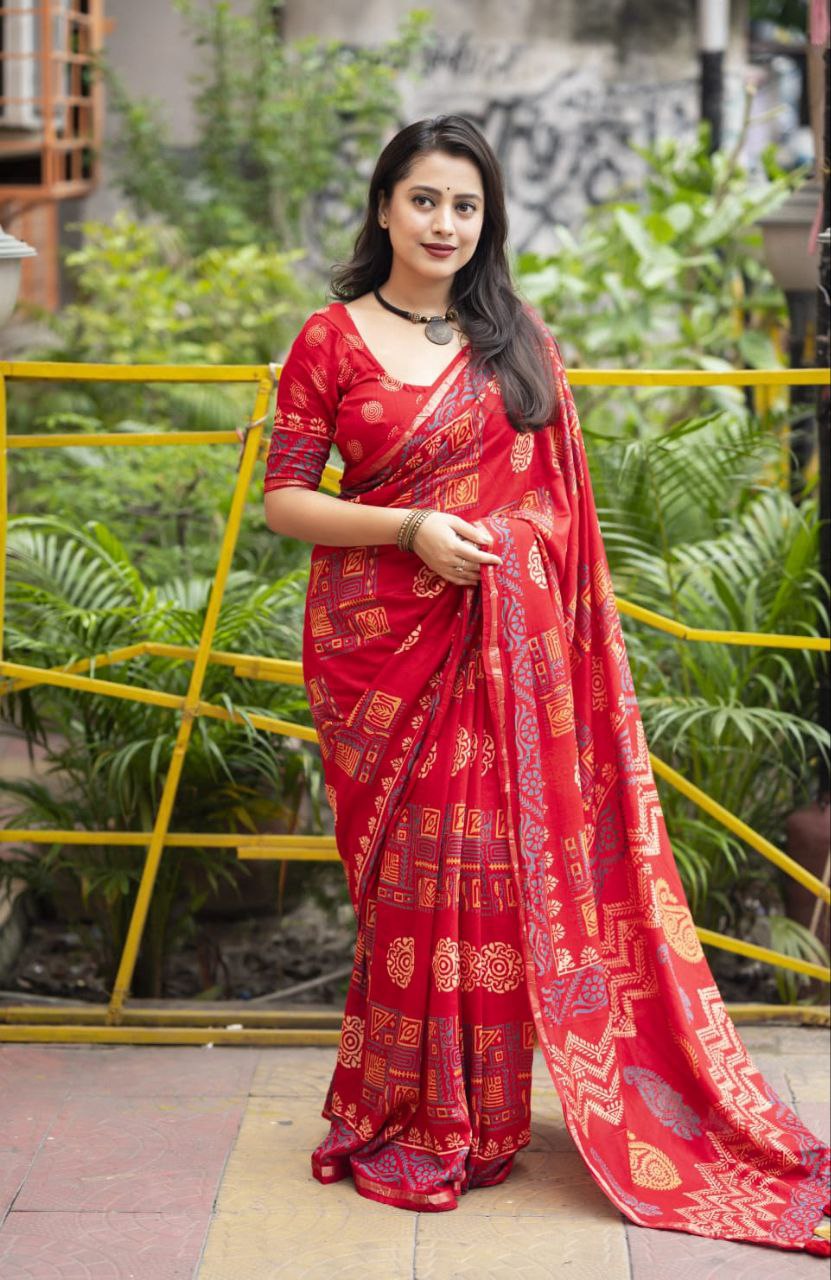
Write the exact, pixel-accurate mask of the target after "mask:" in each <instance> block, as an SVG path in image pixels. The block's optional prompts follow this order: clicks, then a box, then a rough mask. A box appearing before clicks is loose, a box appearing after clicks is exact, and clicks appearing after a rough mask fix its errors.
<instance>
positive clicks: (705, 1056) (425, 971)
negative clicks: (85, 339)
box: [267, 304, 831, 1256]
mask: <svg viewBox="0 0 831 1280" xmlns="http://www.w3.org/2000/svg"><path fill="white" fill-rule="evenodd" d="M546 338H547V341H548V350H549V352H550V357H551V360H552V364H553V368H554V371H555V376H556V378H557V382H558V387H559V391H560V405H559V411H558V413H557V415H556V418H555V420H554V421H552V423H551V424H549V426H548V427H546V428H545V429H544V430H542V431H539V432H534V433H527V434H522V433H518V432H516V431H515V430H514V429H513V427H512V426H511V424H510V422H509V421H508V419H507V417H506V415H505V411H504V406H503V404H502V400H501V395H500V391H499V386H498V384H497V383H496V381H495V380H488V379H487V378H486V376H485V375H484V374H483V373H481V372H479V371H477V370H475V369H474V367H473V366H472V363H471V362H470V361H468V360H467V358H466V357H465V356H462V357H460V358H456V359H454V360H453V362H452V363H451V364H450V365H449V366H448V368H447V370H446V372H445V374H444V375H443V376H442V377H441V378H440V379H438V380H437V381H436V383H435V384H434V385H433V386H432V387H430V388H415V387H407V386H406V385H405V384H402V383H400V382H396V380H395V379H392V378H390V377H389V376H388V375H387V374H385V373H384V371H383V370H382V369H381V368H380V366H378V365H377V362H375V361H374V359H373V357H372V356H371V353H369V352H367V351H366V349H365V347H364V346H363V344H362V342H361V340H360V337H359V335H358V334H357V332H356V331H355V329H354V326H353V325H352V323H351V320H350V319H349V316H348V312H347V311H346V308H344V307H342V306H341V305H340V304H333V305H332V306H331V307H329V308H324V309H323V311H321V312H318V313H316V314H315V316H314V317H312V318H311V319H310V321H309V322H307V327H306V330H305V331H304V334H302V335H301V337H300V338H299V339H298V343H297V344H296V347H295V349H294V350H293V352H292V356H291V359H290V361H289V362H287V365H286V366H285V368H284V372H283V376H282V378H281V388H283V383H284V380H285V381H286V386H285V390H281V393H280V394H281V396H282V407H281V408H278V415H279V417H278V423H277V424H276V426H277V427H279V430H280V433H281V434H280V435H278V436H277V439H276V443H274V442H273V446H272V453H271V456H270V458H269V470H268V473H267V487H269V486H270V487H274V486H276V485H279V484H281V483H298V482H299V483H304V484H308V485H309V487H313V486H314V485H315V484H316V480H317V478H319V475H320V471H321V470H322V465H323V461H324V460H325V455H326V453H327V452H328V448H329V444H330V443H331V440H332V439H334V440H335V441H336V443H337V444H338V448H339V449H340V452H341V454H342V456H343V457H344V460H345V464H346V465H345V470H344V476H343V481H342V485H341V493H340V497H341V498H342V499H343V500H344V501H347V502H356V503H370V504H376V505H379V506H387V507H390V506H402V507H412V506H419V507H421V506H432V507H436V508H438V509H439V510H442V511H447V512H452V513H456V514H458V515H461V516H463V517H464V518H465V519H466V520H468V521H471V522H478V523H480V524H481V525H483V526H484V527H485V528H486V529H487V530H488V531H489V532H490V533H491V535H492V536H493V538H494V543H493V547H492V549H493V550H494V551H496V552H497V553H498V554H499V555H500V556H501V557H502V562H501V563H500V564H498V565H492V566H491V565H489V566H486V567H485V568H483V570H482V575H481V582H480V584H479V585H478V586H476V587H463V588H461V587H456V586H453V585H452V584H451V583H449V582H447V581H446V580H445V579H444V578H443V577H441V576H440V575H438V574H436V573H433V572H432V571H431V570H430V569H429V568H428V567H427V565H426V564H424V563H423V562H422V561H421V560H420V559H419V557H418V556H414V555H412V554H409V553H405V552H401V551H399V550H398V548H397V547H395V546H387V545H382V546H377V547H348V548H343V547H327V546H321V545H318V546H315V548H314V549H313V552H312V562H311V574H310V581H309V591H308V596H307V602H306V615H305V621H304V636H303V667H304V680H305V684H306V690H307V693H308V697H309V705H310V707H311V709H312V714H313V717H314V721H315V725H316V728H317V730H318V736H319V741H320V748H321V755H322V760H323V767H324V774H325V782H326V794H327V798H328V800H329V803H330V806H331V809H332V813H333V815H334V821H335V835H336V840H337V845H338V850H339V853H340V855H341V858H342V862H343V866H344V871H345V873H346V878H347V884H348V887H349V892H350V896H351V899H352V903H353V906H354V908H355V915H356V922H357V943H356V949H355V961H354V968H353V974H352V979H351V983H350V987H349V991H348V994H347V998H346V1007H345V1013H344V1019H343V1027H342V1032H341V1038H340V1044H339V1049H338V1057H337V1062H336V1066H335V1070H334V1074H333V1077H332V1080H331V1083H330V1086H329V1089H328V1092H327V1095H326V1100H325V1104H324V1108H323V1112H322V1114H323V1116H324V1118H325V1119H326V1120H327V1121H328V1122H329V1132H328V1134H327V1135H326V1137H325V1138H324V1139H323V1141H322V1142H321V1143H320V1145H319V1146H318V1147H317V1148H316V1149H315V1151H314V1152H313V1154H312V1169H313V1172H314V1175H315V1177H317V1178H318V1179H319V1180H320V1181H321V1182H327V1181H335V1180H337V1179H339V1178H343V1177H346V1176H351V1177H352V1179H353V1181H354V1185H355V1189H356V1190H357V1191H358V1192H359V1193H360V1194H361V1195H364V1196H368V1197H369V1198H372V1199H375V1200H379V1201H382V1202H384V1203H387V1204H390V1205H394V1206H397V1207H401V1208H408V1209H415V1210H422V1211H423V1210H431V1211H441V1210H447V1209H453V1208H455V1207H456V1205H457V1201H458V1196H459V1194H460V1193H464V1192H466V1191H468V1190H470V1189H473V1188H475V1187H480V1186H487V1185H491V1184H493V1183H495V1182H498V1181H501V1180H502V1179H503V1178H504V1177H506V1176H507V1174H508V1173H509V1172H510V1169H511V1167H512V1164H513V1162H514V1159H515V1157H516V1153H517V1152H518V1151H520V1150H521V1149H522V1148H523V1147H524V1146H526V1145H527V1144H528V1142H529V1140H530V1106H531V1063H532V1056H533V1048H534V1044H535V1043H537V1042H538V1043H539V1045H540V1047H541V1049H542V1053H543V1056H544V1058H545V1062H546V1065H547V1067H548V1070H549V1072H550V1074H551V1077H552V1079H553V1081H554V1084H555V1085H556V1088H557V1091H558V1094H559V1097H560V1100H561V1103H562V1106H563V1113H564V1118H565V1121H566V1124H567V1127H568V1131H569V1133H570V1135H571V1137H572V1139H573V1141H574V1143H575V1146H576V1148H577V1150H578V1151H579V1153H580V1155H581V1156H582V1158H583V1160H584V1162H585V1164H586V1166H587V1168H588V1170H589V1171H590V1173H591V1175H592V1177H593V1178H594V1180H595V1181H596V1183H597V1184H598V1186H600V1187H601V1188H602V1190H603V1192H604V1193H605V1195H606V1196H607V1197H608V1198H609V1199H610V1200H611V1201H612V1203H614V1204H615V1205H616V1206H617V1207H618V1208H619V1209H620V1211H621V1213H623V1214H624V1215H625V1216H626V1217H627V1218H628V1219H629V1220H630V1221H631V1222H633V1223H636V1224H638V1225H641V1226H644V1227H655V1228H659V1229H664V1230H675V1231H682V1232H688V1233H691V1234H694V1235H701V1236H712V1237H717V1238H720V1239H728V1240H741V1241H752V1242H755V1243H758V1244H763V1245H769V1246H776V1247H779V1248H782V1249H788V1250H805V1251H808V1252H812V1253H816V1254H822V1255H826V1256H827V1255H828V1254H829V1252H831V1246H830V1245H829V1243H828V1241H826V1240H825V1239H821V1238H820V1237H819V1236H817V1235H816V1234H815V1232H814V1229H815V1228H816V1227H817V1226H818V1224H819V1223H820V1220H821V1218H822V1215H823V1212H827V1211H828V1201H829V1169H831V1152H829V1148H828V1146H827V1145H826V1144H825V1143H823V1142H822V1141H821V1140H820V1139H819V1138H818V1137H816V1136H815V1135H814V1134H812V1133H811V1132H810V1131H809V1130H808V1129H807V1128H806V1127H805V1125H804V1124H802V1122H801V1121H800V1119H799V1118H798V1116H797V1115H796V1114H795V1112H794V1111H793V1110H792V1109H791V1108H790V1107H788V1106H787V1105H786V1103H785V1102H784V1101H783V1100H782V1099H781V1098H780V1097H779V1096H778V1095H777V1094H776V1092H775V1090H774V1089H773V1088H772V1087H771V1086H770V1084H769V1083H768V1082H767V1081H766V1080H765V1078H764V1077H763V1075H762V1074H761V1073H760V1072H759V1071H758V1069H757V1068H756V1066H755V1064H754V1063H753V1062H752V1060H751V1058H750V1056H749V1055H748V1053H747V1051H746V1049H745V1047H744V1045H743V1044H742V1041H741V1040H740V1038H739V1035H738V1033H737V1031H736V1027H735V1026H734V1024H733V1022H732V1021H731V1019H730V1017H729V1015H728V1014H727V1011H726V1009H725V1006H724V1003H723V1001H722V999H721V997H720V995H719V992H718V989H717V987H716V985H715V982H714V980H713V975H712V972H711V970H710V968H709V966H708V964H707V961H706V958H705V956H704V953H703V951H702V948H701V945H700V943H699V940H698V936H697V934H696V931H695V927H694V924H693V921H692V917H691V915H690V910H689V905H688V902H687V899H686V897H685V894H684V890H683V886H682V884H681V880H680V877H679V874H678V870H677V867H676V865H675V861H674V858H673V854H672V849H671V845H670V842H669V839H668V835H667V830H666V824H665V821H664V816H663V813H662V810H661V805H660V801H659V797H658V793H657V790H656V787H655V782H654V778H653V776H652V772H651V768H650V762H649V755H648V749H647V744H646V741H645V738H644V732H643V724H642V721H641V716H640V712H639V709H638V703H637V698H636V695H635V690H634V687H633V682H632V677H631V672H630V670H629V664H628V659H627V654H626V647H625V644H624V640H623V635H622V632H621V628H620V622H619V617H618V612H617V608H616V604H615V599H614V592H613V590H612V585H611V579H610V574H609V568H608V563H607V560H606V555H605V550H604V546H603V541H602V537H601V533H600V528H599V524H598V520H597V514H596V511H595V507H594V500H593V495H592V489H591V480H590V476H589V472H588V467H587V463H586V456H585V450H584V445H583V439H582V433H581V430H580V424H579V421H578V418H577V413H576V410H575V407H574V401H573V398H572V396H571V390H570V387H569V385H568V382H567V379H566V376H565V372H564V370H563V366H562V360H561V358H560V354H559V349H558V348H557V345H556V343H555V342H554V341H553V340H552V339H551V338H550V335H548V334H547V331H546ZM287 374H288V375H289V377H288V379H287ZM327 415H328V416H327ZM327 424H328V426H327ZM327 432H328V434H327ZM273 440H274V438H273ZM552 1159H556V1156H555V1155H553V1156H552Z"/></svg>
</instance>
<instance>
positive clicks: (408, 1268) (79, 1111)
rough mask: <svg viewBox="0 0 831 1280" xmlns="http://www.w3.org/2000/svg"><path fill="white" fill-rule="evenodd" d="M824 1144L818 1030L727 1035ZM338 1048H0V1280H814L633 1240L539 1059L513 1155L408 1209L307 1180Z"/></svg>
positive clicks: (752, 1258)
mask: <svg viewBox="0 0 831 1280" xmlns="http://www.w3.org/2000/svg"><path fill="white" fill-rule="evenodd" d="M739 1030H740V1034H741V1036H742V1039H743V1040H744V1042H745V1044H746V1045H747V1047H748V1049H749V1050H750V1052H751V1054H752V1055H753V1058H754V1061H755V1062H756V1064H757V1066H759V1068H760V1069H761V1070H762V1071H763V1072H764V1073H765V1075H766V1076H767V1078H768V1079H769V1080H770V1082H771V1083H772V1084H773V1086H774V1088H776V1089H777V1091H778V1092H779V1093H780V1095H781V1096H782V1097H783V1098H784V1100H785V1101H787V1102H789V1103H790V1104H791V1105H792V1106H795V1107H796V1109H797V1111H798V1112H799V1114H800V1115H801V1117H802V1118H803V1120H804V1121H805V1122H806V1123H807V1124H808V1125H809V1127H810V1128H812V1129H813V1131H814V1132H815V1133H817V1134H819V1135H820V1136H822V1137H824V1138H825V1140H826V1141H828V1139H829V1110H828V1099H829V1037H828V1032H827V1031H825V1030H821V1029H816V1028H807V1027H799V1028H791V1027H785V1026H770V1025H769V1026H749V1025H741V1026H740V1028H739ZM336 1052H337V1051H336V1049H335V1047H334V1046H332V1047H327V1048H309V1049H300V1048H268V1049H264V1048H237V1047H230V1046H224V1047H217V1048H213V1049H208V1048H205V1047H175V1048H174V1047H169V1048H168V1047H156V1046H136V1047H133V1046H94V1047H91V1046H80V1045H78V1046H75V1045H38V1044H31V1045H29V1044H0V1280H132V1278H134V1280H191V1278H193V1280H272V1277H284V1278H285V1280H317V1278H318V1277H320V1278H322V1277H326V1280H331V1277H332V1275H333V1273H334V1272H337V1274H338V1276H339V1277H343V1278H344V1280H349V1278H350V1277H356V1278H357V1277H360V1280H465V1278H467V1277H471V1278H472V1277H476V1280H549V1278H550V1277H560V1276H563V1277H567V1278H568V1280H670V1278H671V1280H728V1277H729V1280H750V1278H751V1277H752V1280H820V1277H824V1276H825V1275H827V1272H828V1264H827V1260H824V1259H822V1258H818V1257H814V1256H811V1255H808V1254H802V1253H795V1254H789V1253H785V1252H782V1251H780V1250H777V1249H769V1248H763V1247H759V1246H756V1245H739V1244H734V1243H732V1242H730V1241H714V1240H706V1239H702V1238H699V1237H695V1236H689V1235H685V1234H682V1233H680V1232H669V1231H648V1230H646V1229H644V1228H640V1227H636V1226H634V1225H633V1224H631V1223H629V1222H628V1221H626V1220H625V1219H624V1218H623V1216H622V1215H621V1214H620V1213H619V1212H618V1211H617V1209H615V1207H614V1206H613V1205H612V1204H611V1203H610V1202H609V1201H608V1200H607V1199H606V1197H605V1196H604V1195H603V1193H602V1192H601V1191H600V1189H599V1188H598V1186H597V1185H596V1183H595V1182H594V1181H593V1179H592V1178H591V1177H590V1175H589V1173H588V1171H587V1170H586V1168H585V1166H584V1165H583V1163H582V1161H581V1159H580V1157H579V1156H578V1155H577V1153H576V1151H575V1149H574V1147H573V1145H572V1142H571V1139H570V1137H569V1135H568V1133H567V1131H566V1129H565V1126H564V1123H563V1119H562V1112H561V1109H560V1106H559V1101H558V1099H557V1095H556V1091H555V1089H554V1086H553V1084H552V1083H551V1080H550V1078H549V1077H548V1074H547V1072H546V1070H545V1066H544V1064H543V1061H542V1056H541V1054H540V1053H539V1051H537V1054H536V1057H535V1064H534V1087H533V1106H532V1109H533V1126H532V1134H533V1136H532V1141H531V1145H530V1146H529V1147H528V1148H526V1149H525V1150H524V1151H523V1152H522V1153H521V1154H520V1156H519V1157H518V1158H517V1163H516V1165H515V1167H514V1170H513V1172H512V1173H511V1175H510V1177H509V1178H508V1179H507V1180H506V1181H505V1182H504V1183H502V1184H501V1185H499V1186H497V1187H488V1188H480V1189H478V1190H476V1191H472V1192H470V1193H469V1194H467V1195H465V1196H463V1197H462V1198H461V1199H460V1201H459V1208H458V1209H457V1210H455V1211H453V1212H450V1213H422V1214H417V1213H411V1212H405V1211H403V1210H399V1209H393V1208H391V1207H389V1206H386V1205H381V1204H377V1203H375V1202H374V1201H370V1200H365V1199H363V1198H362V1197H361V1196H358V1195H357V1194H356V1193H355V1191H354V1188H353V1186H352V1183H351V1181H350V1180H349V1179H346V1180H345V1181H343V1182H339V1183H335V1184H334V1185H330V1186H326V1187H324V1186H321V1185H320V1184H319V1183H318V1182H316V1181H315V1180H314V1179H313V1178H312V1175H311V1171H310V1168H309V1153H310V1151H311V1149H312V1147H313V1146H315V1145H316V1144H317V1142H318V1141H319V1140H320V1138H321V1137H323V1135H324V1133H325V1132H326V1127H327V1126H326V1122H325V1121H324V1120H323V1119H322V1118H321V1116H320V1108H321V1106H322V1103H323V1097H324V1094H325V1091H326V1086H327V1084H328V1082H329V1078H330V1076H331V1072H332V1068H333V1066H334V1061H335V1055H336Z"/></svg>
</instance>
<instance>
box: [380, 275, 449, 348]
mask: <svg viewBox="0 0 831 1280" xmlns="http://www.w3.org/2000/svg"><path fill="white" fill-rule="evenodd" d="M372 292H373V293H374V294H375V297H376V298H377V299H378V301H379V302H380V304H381V306H382V307H386V309H387V311H391V312H392V313H393V315H396V316H402V317H403V318H404V319H405V320H412V322H413V324H423V325H425V326H426V327H425V330H424V334H425V337H427V338H429V339H430V341H431V342H437V343H438V344H439V346H441V347H443V346H444V345H445V343H447V342H449V341H450V339H451V338H452V337H453V330H452V328H451V326H450V324H449V321H450V320H456V319H458V316H457V314H456V311H455V309H454V308H453V307H448V308H447V311H446V312H445V313H444V315H443V316H420V315H419V314H418V312H417V311H405V310H404V308H403V307H394V306H393V305H392V303H391V302H387V300H386V298H382V297H381V295H380V293H379V292H378V290H377V289H373V290H372Z"/></svg>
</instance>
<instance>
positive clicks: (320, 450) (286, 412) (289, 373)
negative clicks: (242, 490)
mask: <svg viewBox="0 0 831 1280" xmlns="http://www.w3.org/2000/svg"><path fill="white" fill-rule="evenodd" d="M339 340H340V334H339V332H338V330H337V329H336V327H335V326H334V325H333V324H330V323H329V322H328V321H327V320H326V319H325V317H324V316H323V315H321V314H320V313H319V312H315V313H314V314H313V315H311V316H309V318H308V320H307V321H306V323H305V324H304V325H303V328H302V329H301V330H300V332H299V334H298V335H297V337H296V338H295V340H294V343H293V345H292V348H291V351H290V352H289V354H288V356H287V357H286V360H285V363H284V364H283V367H282V370H281V372H280V379H279V382H278V384H277V407H276V410H275V414H274V427H273V430H272V432H271V443H270V445H269V450H268V458H267V461H266V468H265V480H264V483H263V491H264V492H265V493H269V492H270V491H271V490H272V489H285V488H288V487H290V486H296V487H299V488H302V489H313V490H314V489H317V488H318V486H319V484H320V478H321V476H322V475H323V468H324V467H325V466H326V460H327V458H328V457H329V451H330V449H331V446H332V440H333V439H334V435H335V424H336V420H337V408H338V400H339V389H338V384H337V371H338V360H339V352H338V343H339Z"/></svg>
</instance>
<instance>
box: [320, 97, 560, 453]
mask: <svg viewBox="0 0 831 1280" xmlns="http://www.w3.org/2000/svg"><path fill="white" fill-rule="evenodd" d="M431 151H443V152H445V153H446V154H448V155H451V156H464V157H466V158H467V159H468V160H471V161H472V162H473V163H474V164H475V165H476V167H477V169H478V170H479V174H480V176H481V179H482V187H483V191H484V197H485V207H484V217H483V222H482V231H481V234H480V237H479V242H478V244H477V246H476V252H475V253H474V255H473V257H472V258H471V259H470V261H469V262H467V263H465V265H464V266H463V267H461V268H460V270H459V271H457V272H456V275H455V276H454V278H453V285H452V290H451V303H452V305H453V306H454V307H455V309H456V311H457V313H458V316H459V322H460V324H461V326H462V329H463V330H464V332H465V334H466V336H467V339H468V342H469V343H470V347H471V355H472V360H473V363H474V365H475V366H477V367H479V368H483V369H486V370H487V371H488V372H489V373H490V374H494V375H496V377H497V378H498V379H499V384H500V387H501V389H502V398H503V401H504V404H505V410H506V412H507V414H508V417H509V419H510V421H511V424H512V426H513V427H514V428H515V429H516V430H517V431H538V430H540V429H541V428H542V427H544V426H545V425H546V424H547V423H549V422H550V421H551V420H552V418H553V416H554V409H555V406H556V403H557V388H556V384H555V381H554V374H553V370H552V365H551V356H550V353H549V350H548V348H547V347H546V345H545V341H544V338H543V335H542V333H541V332H540V328H539V325H538V322H537V320H536V319H534V318H533V317H532V315H530V314H529V312H528V311H527V310H526V308H525V306H524V304H523V302H522V300H521V299H520V298H519V297H518V295H517V293H516V291H515V289H514V286H513V282H512V280H511V273H510V268H509V266H508V257H507V250H506V244H507V238H508V218H507V214H506V211H505V192H504V186H503V182H502V175H501V173H500V170H499V162H498V160H497V159H496V156H495V155H494V153H493V150H492V149H491V146H490V144H489V143H488V141H487V139H486V138H485V137H484V135H483V134H482V133H480V131H479V130H478V129H477V128H476V126H475V125H474V124H471V122H470V121H469V120H466V119H465V117H464V116H457V115H444V116H436V117H435V118H434V119H431V120H417V121H416V122H415V124H410V125H407V126H406V128H404V129H402V130H401V131H400V132H399V133H397V134H396V135H395V137H394V138H393V139H392V140H391V141H390V142H388V143H387V145H386V146H385V147H384V150H383V151H382V152H381V154H380V156H379V157H378V162H377V164H376V165H375V172H374V173H373V175H372V179H371V181H370V184H369V193H368V197H367V208H366V216H365V218H364V221H363V225H362V226H361V229H360V231H359V232H358V235H357V237H356V239H355V247H354V251H353V255H352V259H351V261H350V262H343V263H338V264H337V265H336V266H335V267H334V268H333V270H332V280H331V291H332V293H333V295H334V296H335V297H336V298H338V299H339V300H341V301H343V302H350V301H352V299H353V298H359V297H361V296H362V295H363V294H365V293H369V292H370V291H371V290H372V289H377V288H380V286H381V285H382V284H383V283H384V282H385V281H386V280H387V279H388V277H389V274H390V269H391V267H392V246H391V244H390V238H389V233H388V232H387V231H386V230H385V229H384V228H383V227H381V226H380V225H379V222H378V206H379V197H380V195H381V194H382V193H383V194H384V195H385V196H386V197H387V199H389V198H390V197H391V196H392V191H393V187H394V186H395V185H396V183H398V182H400V181H401V180H402V178H406V177H407V175H408V174H409V172H410V169H411V167H412V164H413V162H414V161H415V160H416V159H418V157H419V156H422V155H425V154H427V153H428V152H431Z"/></svg>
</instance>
